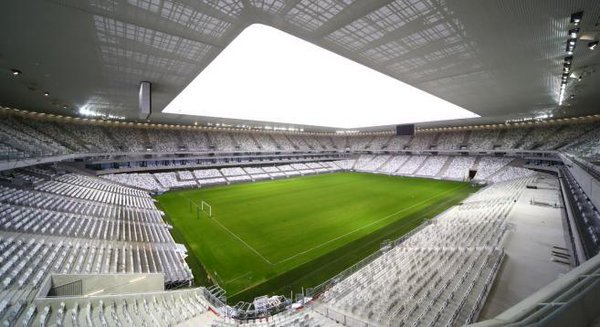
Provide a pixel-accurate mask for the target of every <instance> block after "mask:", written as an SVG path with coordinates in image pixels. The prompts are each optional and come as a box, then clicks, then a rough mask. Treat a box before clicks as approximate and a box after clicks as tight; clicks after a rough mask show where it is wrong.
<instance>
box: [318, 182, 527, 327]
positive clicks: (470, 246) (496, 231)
mask: <svg viewBox="0 0 600 327" xmlns="http://www.w3.org/2000/svg"><path fill="white" fill-rule="evenodd" d="M530 181H531V180H530V179H528V178H521V179H516V180H513V181H509V182H504V183H496V184H494V185H492V186H490V187H488V188H486V189H484V190H482V191H480V192H478V193H476V194H474V195H473V196H471V197H469V198H467V199H466V200H465V201H464V204H463V205H461V206H456V207H453V208H452V209H450V210H448V211H446V212H444V213H443V214H442V215H440V216H438V217H436V218H435V219H433V220H432V221H431V222H430V223H429V224H425V225H424V226H422V228H420V229H418V230H417V231H416V232H414V233H412V234H411V235H410V236H409V237H406V238H404V239H403V241H401V242H399V243H398V244H397V245H395V246H392V247H391V248H390V249H389V250H387V251H385V252H383V253H381V254H379V255H378V257H377V258H375V259H374V260H372V261H370V262H368V263H366V264H363V265H362V266H357V267H356V269H349V270H348V271H350V273H349V275H347V276H345V277H344V278H343V279H342V280H339V279H336V280H338V282H337V283H335V284H334V285H333V286H331V287H329V288H328V289H326V290H325V291H324V292H323V293H322V294H321V295H320V300H321V301H323V302H324V303H326V304H327V305H328V306H329V307H331V308H333V309H335V310H337V312H342V313H344V315H346V314H347V315H349V316H351V317H352V316H358V317H361V318H363V319H364V320H365V321H374V322H375V323H377V324H379V325H385V326H387V325H409V326H414V325H426V326H430V325H444V326H448V325H463V324H466V323H469V322H472V321H473V320H474V319H475V318H476V315H477V313H478V312H479V309H480V308H481V306H482V305H483V302H484V300H485V297H486V296H487V293H488V291H489V289H490V288H491V285H492V282H493V280H494V278H495V275H496V273H497V272H498V269H499V266H500V263H501V261H502V258H503V256H504V252H503V250H502V248H501V242H502V239H503V235H504V233H506V232H507V230H508V225H507V224H506V222H505V220H506V218H507V215H508V213H509V212H510V210H511V208H512V206H513V205H514V201H513V200H514V199H517V198H518V197H519V196H520V194H521V193H522V191H523V189H524V188H525V186H526V185H527V183H529V182H530ZM334 312H335V311H334Z"/></svg>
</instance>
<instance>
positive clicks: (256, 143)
mask: <svg viewBox="0 0 600 327" xmlns="http://www.w3.org/2000/svg"><path fill="white" fill-rule="evenodd" d="M248 136H250V139H251V140H252V143H254V145H255V146H256V148H257V149H259V150H262V149H263V146H262V144H260V143H259V142H258V141H257V140H256V138H255V137H254V134H253V133H248Z"/></svg>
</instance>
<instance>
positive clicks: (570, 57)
mask: <svg viewBox="0 0 600 327" xmlns="http://www.w3.org/2000/svg"><path fill="white" fill-rule="evenodd" d="M572 62H573V56H569V57H565V64H569V65H570V64H571V63H572Z"/></svg>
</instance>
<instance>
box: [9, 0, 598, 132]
mask: <svg viewBox="0 0 600 327" xmlns="http://www.w3.org/2000/svg"><path fill="white" fill-rule="evenodd" d="M579 10H583V11H584V16H583V21H582V24H581V25H580V28H581V30H582V32H585V34H586V35H588V36H591V37H592V38H596V39H598V38H599V37H600V21H599V17H600V2H598V1H592V0H571V1H563V0H528V1H480V0H452V1H450V0H396V1H391V0H369V1H357V0H321V1H316V0H223V1H219V0H180V1H175V0H22V1H3V2H1V3H0V12H2V14H1V15H2V16H1V19H0V69H2V70H3V71H5V73H4V74H3V75H2V76H1V77H0V104H3V105H9V106H15V107H19V108H23V109H29V110H36V111H46V112H53V113H61V114H76V113H77V110H78V109H79V108H82V107H85V108H87V109H90V110H97V111H101V112H103V113H106V114H112V115H115V116H123V117H127V118H130V119H136V118H137V117H138V115H137V87H138V85H139V82H140V81H150V82H152V83H153V111H154V112H155V113H154V114H153V115H152V119H153V120H155V121H161V120H162V121H172V120H173V117H171V116H168V115H167V114H162V113H160V111H161V110H162V109H163V108H164V107H165V106H166V105H167V104H168V103H169V102H170V101H171V100H172V99H173V98H174V97H175V96H176V95H177V94H178V93H179V92H180V91H181V90H182V89H183V88H184V87H185V86H186V85H187V84H188V83H189V82H190V81H191V80H192V79H193V78H194V77H196V76H197V75H198V74H199V73H200V72H201V71H202V70H203V69H204V68H205V67H206V66H207V65H208V64H209V63H210V62H211V61H212V60H213V59H214V58H215V57H216V56H217V55H218V54H219V53H220V51H222V49H224V48H225V47H226V46H227V45H228V44H229V42H231V40H233V39H234V38H235V36H237V35H238V34H239V33H240V32H241V31H242V30H243V29H244V28H245V27H246V26H248V25H250V24H252V23H256V22H261V23H263V24H267V25H271V26H274V27H276V28H280V29H282V30H284V31H286V32H288V33H291V34H293V35H296V36H298V37H301V38H303V39H306V40H307V41H309V42H313V43H315V44H317V45H319V46H321V47H324V48H327V49H329V50H332V51H334V52H337V53H338V54H340V55H342V56H345V57H348V58H350V59H352V60H354V61H357V62H359V63H362V64H364V65H367V66H369V67H371V68H373V69H376V70H378V71H380V72H382V73H385V74H387V75H390V76H392V77H394V78H397V79H399V80H401V81H403V82H406V83H408V84H411V85H413V86H415V87H418V88H420V89H422V90H425V91H427V92H429V93H431V94H434V95H436V96H438V97H441V98H443V99H445V100H447V101H450V102H452V103H454V104H456V105H458V106H461V107H463V108H465V109H467V110H470V111H472V112H475V113H477V114H480V115H482V116H484V117H494V116H506V115H511V114H515V115H523V114H535V113H539V112H545V113H553V114H555V115H557V116H560V115H582V114H590V113H598V112H599V111H600V109H599V108H598V105H597V103H598V101H599V100H600V92H598V90H599V89H600V78H599V77H598V72H597V71H598V65H599V63H600V56H599V55H598V53H600V48H599V49H596V50H595V51H590V50H589V49H587V47H586V44H587V42H588V41H587V40H578V43H577V47H576V49H575V52H574V54H573V56H574V61H573V70H572V72H573V74H574V75H573V76H574V78H570V79H569V84H568V87H567V91H566V92H565V94H566V100H565V101H564V104H563V105H562V106H559V105H558V102H559V90H560V78H561V72H562V71H561V70H562V64H563V58H564V57H565V55H566V54H565V45H566V40H567V31H568V30H569V29H570V28H572V27H573V26H572V24H570V23H569V17H570V14H571V13H573V12H575V11H579ZM293 64H294V63H293V62H290V65H293ZM11 68H18V69H20V70H21V71H23V74H22V75H21V76H18V77H14V76H12V75H11V74H10V69H11ZM580 76H581V77H582V78H581V81H578V78H579V77H580ZM44 91H49V92H50V96H49V97H44V96H43V95H42V93H43V92H44ZM571 95H573V98H571Z"/></svg>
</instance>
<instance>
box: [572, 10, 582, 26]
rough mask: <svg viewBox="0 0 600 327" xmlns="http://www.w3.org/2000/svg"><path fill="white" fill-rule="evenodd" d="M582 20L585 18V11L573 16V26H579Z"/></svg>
mask: <svg viewBox="0 0 600 327" xmlns="http://www.w3.org/2000/svg"><path fill="white" fill-rule="evenodd" d="M581 18H583V11H578V12H576V13H573V14H571V24H575V26H577V25H579V23H581Z"/></svg>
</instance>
